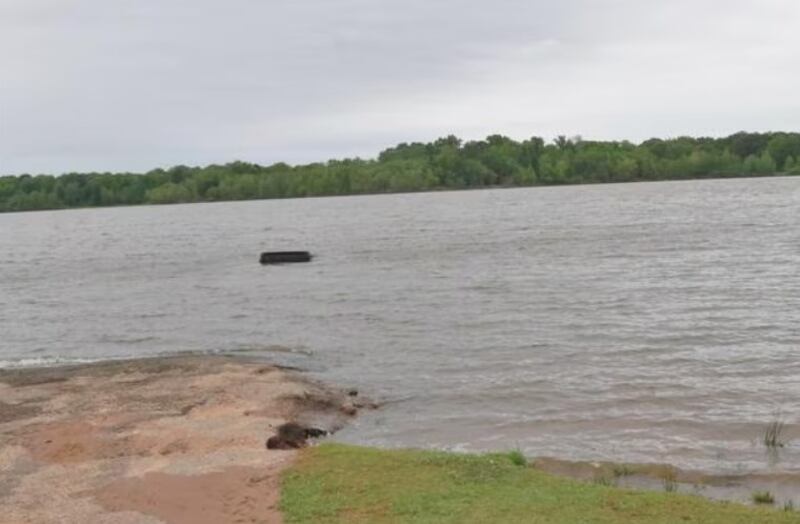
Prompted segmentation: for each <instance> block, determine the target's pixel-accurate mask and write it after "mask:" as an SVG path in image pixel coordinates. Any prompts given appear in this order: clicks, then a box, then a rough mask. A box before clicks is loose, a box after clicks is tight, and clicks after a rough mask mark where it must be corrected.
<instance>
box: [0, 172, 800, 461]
mask: <svg viewBox="0 0 800 524" xmlns="http://www.w3.org/2000/svg"><path fill="white" fill-rule="evenodd" d="M269 249H275V250H283V249H308V250H310V251H312V252H313V253H314V254H315V255H316V258H315V259H314V261H313V262H312V263H310V264H298V265H285V266H271V267H262V266H260V265H259V264H258V255H259V252H260V251H262V250H269ZM799 268H800V178H768V179H744V180H709V181H687V182H657V183H640V184H616V185H596V186H573V187H553V188H532V189H503V190H486V191H464V192H447V193H425V194H406V195H378V196H359V197H338V198H314V199H300V200H280V201H279V200H272V201H251V202H232V203H215V204H190V205H179V206H158V207H134V208H114V209H86V210H71V211H58V212H41V213H24V214H5V215H0V333H1V334H2V336H0V361H2V362H0V365H2V366H6V367H7V366H21V365H37V364H52V363H60V362H79V361H86V360H98V359H107V358H122V357H131V356H134V357H137V356H147V355H156V354H171V353H176V352H183V351H197V352H241V353H247V354H250V355H255V356H263V357H264V358H265V359H266V360H269V361H274V362H277V363H280V364H285V365H293V366H299V367H302V368H305V369H310V370H311V371H312V372H313V373H314V374H315V375H316V376H318V377H320V378H322V379H324V380H328V381H330V382H333V383H336V384H339V385H343V386H353V387H358V388H359V389H361V390H362V391H364V392H368V393H369V394H370V396H373V397H379V398H383V399H385V400H386V401H387V404H386V405H385V407H384V408H383V409H382V410H380V411H379V412H377V413H375V414H372V415H368V416H365V417H362V418H361V419H360V420H359V421H358V422H357V423H356V424H354V425H352V426H350V427H348V428H346V429H345V430H344V431H343V432H341V433H340V434H339V435H338V436H337V438H338V439H340V440H344V441H347V442H352V443H358V444H368V445H378V446H419V447H440V448H448V449H457V450H507V449H511V448H517V447H518V448H520V449H521V450H522V451H524V452H525V453H526V454H528V455H535V456H555V457H563V458H569V459H575V460H614V461H626V462H658V463H671V464H675V465H677V466H679V467H683V468H688V469H698V470H704V471H712V472H725V473H738V472H742V473H743V472H754V471H755V472H786V471H794V472H796V471H800V404H798V403H797V399H798V398H800V359H798V353H797V351H798V349H800V269H799ZM776 417H778V418H781V419H782V420H784V421H785V422H786V427H785V430H784V433H783V437H784V439H785V440H786V441H787V444H786V446H785V447H783V448H782V449H780V450H779V452H778V453H777V454H774V453H773V454H771V453H767V452H766V450H765V448H764V446H763V444H762V442H761V438H762V435H763V432H764V430H765V429H766V426H767V424H768V423H769V422H770V421H772V420H774V419H775V418H776Z"/></svg>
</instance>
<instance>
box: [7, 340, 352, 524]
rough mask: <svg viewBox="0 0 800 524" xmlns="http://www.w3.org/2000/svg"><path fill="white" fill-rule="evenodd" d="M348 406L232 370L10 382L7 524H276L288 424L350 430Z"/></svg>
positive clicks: (261, 370)
mask: <svg viewBox="0 0 800 524" xmlns="http://www.w3.org/2000/svg"><path fill="white" fill-rule="evenodd" d="M358 407H360V406H359V404H357V403H356V402H354V398H353V397H350V396H348V395H347V394H346V393H345V392H342V391H337V390H334V389H331V388H328V387H325V386H323V385H321V384H318V383H316V382H313V381H311V380H309V379H308V378H306V377H304V376H302V375H301V374H299V373H296V372H293V371H289V370H284V369H280V368H278V367H273V366H266V365H264V364H263V363H258V362H254V361H248V360H243V359H239V358H232V357H223V356H215V357H206V356H203V357H197V356H184V357H170V358H155V359H141V360H128V361H117V362H105V363H99V364H89V365H82V366H72V367H61V368H50V369H28V370H5V371H0V523H3V524H21V523H37V524H39V523H54V524H55V523H59V524H64V523H81V524H87V523H119V524H125V523H169V524H177V523H187V524H188V523H192V524H204V523H209V524H211V523H214V524H225V523H276V522H281V515H280V512H279V510H278V502H279V489H278V488H279V486H278V482H279V476H280V473H281V471H282V470H283V469H284V468H285V467H286V466H287V465H289V464H290V463H291V461H292V459H293V457H294V454H295V452H294V451H291V450H290V451H279V450H268V449H266V447H265V441H266V439H267V438H268V437H270V436H271V435H273V434H275V428H277V427H278V426H279V425H281V424H283V423H285V422H287V421H296V422H299V423H301V424H305V425H310V426H314V427H320V428H323V429H326V430H336V429H338V428H339V427H341V426H342V425H343V424H345V423H346V422H347V420H348V419H349V418H350V417H352V416H353V414H354V413H355V412H357V410H358Z"/></svg>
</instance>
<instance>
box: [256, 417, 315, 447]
mask: <svg viewBox="0 0 800 524" xmlns="http://www.w3.org/2000/svg"><path fill="white" fill-rule="evenodd" d="M326 435H328V432H327V431H325V430H324V429H319V428H312V427H305V426H301V425H300V424H297V423H295V422H287V423H286V424H282V425H280V426H278V432H277V434H276V435H274V436H272V437H270V438H269V439H267V449H299V448H303V447H305V446H306V445H307V444H308V439H309V438H319V437H324V436H326Z"/></svg>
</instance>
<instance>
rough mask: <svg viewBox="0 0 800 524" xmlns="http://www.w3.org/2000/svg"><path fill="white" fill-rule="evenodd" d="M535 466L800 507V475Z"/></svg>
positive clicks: (590, 478)
mask: <svg viewBox="0 0 800 524" xmlns="http://www.w3.org/2000/svg"><path fill="white" fill-rule="evenodd" d="M532 463H533V466H534V467H536V468H537V469H540V470H542V471H546V472H547V473H551V474H553V475H558V476H563V477H570V478H574V479H577V480H583V481H586V482H594V483H600V484H607V485H613V486H618V487H622V488H633V489H645V490H652V491H669V492H679V493H687V494H694V495H700V496H703V497H706V498H709V499H712V500H722V501H730V502H740V503H743V504H753V494H754V493H756V492H762V493H763V492H769V493H770V494H772V495H773V497H774V499H775V501H774V505H775V506H779V507H780V506H791V507H794V508H800V474H797V473H742V474H738V475H737V474H731V475H715V474H710V473H705V472H702V471H691V470H683V469H679V468H676V467H674V466H671V465H669V464H624V463H615V462H579V461H570V460H563V459H557V458H551V457H539V458H536V459H535V460H533V461H532Z"/></svg>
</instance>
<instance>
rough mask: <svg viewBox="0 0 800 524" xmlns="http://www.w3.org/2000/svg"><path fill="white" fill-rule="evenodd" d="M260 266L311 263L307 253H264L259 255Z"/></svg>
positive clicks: (309, 254)
mask: <svg viewBox="0 0 800 524" xmlns="http://www.w3.org/2000/svg"><path fill="white" fill-rule="evenodd" d="M260 262H261V263H262V264H287V263H291V262H311V253H309V252H308V251H265V252H264V253H261V259H260Z"/></svg>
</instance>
